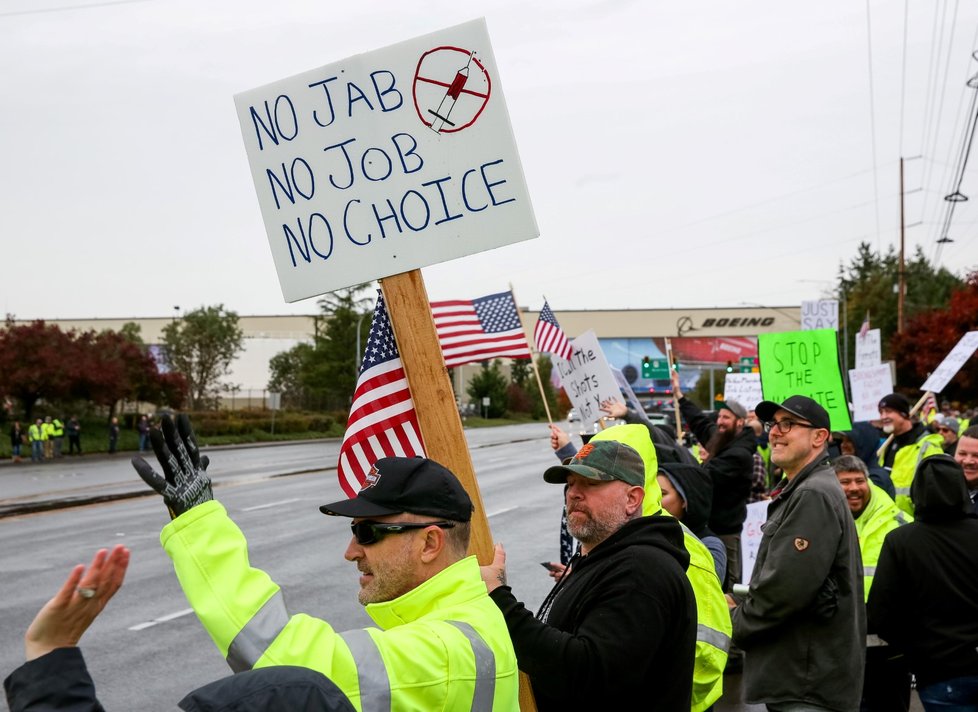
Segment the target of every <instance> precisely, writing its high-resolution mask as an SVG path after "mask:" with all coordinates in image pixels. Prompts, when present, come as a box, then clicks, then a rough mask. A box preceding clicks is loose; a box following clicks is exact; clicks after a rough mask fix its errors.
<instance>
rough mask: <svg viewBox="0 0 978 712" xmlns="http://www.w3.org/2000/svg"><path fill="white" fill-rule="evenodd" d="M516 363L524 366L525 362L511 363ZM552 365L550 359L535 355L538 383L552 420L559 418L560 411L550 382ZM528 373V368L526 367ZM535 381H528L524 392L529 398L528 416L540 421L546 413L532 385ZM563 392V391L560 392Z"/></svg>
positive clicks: (534, 384)
mask: <svg viewBox="0 0 978 712" xmlns="http://www.w3.org/2000/svg"><path fill="white" fill-rule="evenodd" d="M516 363H521V364H526V362H525V361H523V360H520V361H516V360H514V361H513V364H514V365H515V364H516ZM553 368H554V364H553V361H551V360H550V357H549V356H547V355H546V354H538V355H537V373H539V374H540V383H542V384H543V392H544V394H546V397H547V405H548V406H549V407H550V415H551V417H553V418H559V417H561V415H560V409H559V408H558V403H557V393H556V391H554V387H553V384H552V383H551V382H550V374H551V373H552V372H553ZM527 370H528V371H529V367H527ZM534 380H535V379H533V378H532V377H531V378H529V379H528V381H527V383H526V386H525V388H526V392H527V394H528V395H529V396H530V415H532V416H533V417H534V418H537V419H538V420H539V419H542V418H545V417H546V416H547V412H546V410H545V409H544V407H543V399H542V398H541V397H540V388H539V387H538V386H537V384H536V383H534V382H533V381H534ZM561 392H563V391H561Z"/></svg>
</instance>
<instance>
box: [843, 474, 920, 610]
mask: <svg viewBox="0 0 978 712" xmlns="http://www.w3.org/2000/svg"><path fill="white" fill-rule="evenodd" d="M869 491H870V496H869V504H867V505H866V509H864V510H863V512H862V514H860V515H859V516H858V517H857V518H856V534H858V535H859V552H860V555H861V556H862V560H863V589H864V592H865V600H869V587H870V586H872V585H873V576H874V575H875V574H876V562H877V561H879V558H880V550H882V548H883V539H885V538H886V535H887V534H889V533H890V532H891V531H893V530H894V529H896V528H897V527H898V526H900V525H901V524H907V523H908V522H912V521H913V517H911V516H910V515H909V514H907V513H906V512H904V511H902V510H901V509H900V508H899V507H897V506H896V503H895V502H894V501H893V500H892V499H890V495H888V494H887V493H886V492H884V491H883V490H882V489H880V488H879V487H877V486H876V485H874V484H872V483H869Z"/></svg>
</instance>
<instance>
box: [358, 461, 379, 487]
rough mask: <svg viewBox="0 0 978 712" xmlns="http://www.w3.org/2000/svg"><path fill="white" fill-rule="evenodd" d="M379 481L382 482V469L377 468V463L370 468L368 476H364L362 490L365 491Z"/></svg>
mask: <svg viewBox="0 0 978 712" xmlns="http://www.w3.org/2000/svg"><path fill="white" fill-rule="evenodd" d="M378 482H380V470H378V469H377V465H373V466H371V468H370V472H368V473H367V476H366V477H364V478H363V482H362V483H361V485H360V491H361V492H363V491H364V490H366V489H370V488H371V487H373V486H374V485H375V484H377V483H378Z"/></svg>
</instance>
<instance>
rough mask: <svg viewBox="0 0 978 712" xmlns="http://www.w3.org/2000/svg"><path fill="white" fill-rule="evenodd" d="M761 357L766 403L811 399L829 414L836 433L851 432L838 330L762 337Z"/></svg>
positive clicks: (818, 330)
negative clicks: (801, 398) (792, 398)
mask: <svg viewBox="0 0 978 712" xmlns="http://www.w3.org/2000/svg"><path fill="white" fill-rule="evenodd" d="M757 356H758V359H759V361H760V367H761V390H762V391H763V393H764V399H765V400H769V401H774V402H776V403H782V402H783V401H784V400H785V399H787V398H789V397H790V396H796V395H801V396H808V397H809V398H811V399H812V400H815V401H817V402H818V403H820V404H821V405H822V407H823V408H825V410H827V411H828V412H829V418H831V421H832V430H851V429H852V422H851V421H850V419H849V405H848V403H847V402H846V391H845V386H844V385H843V381H842V369H841V367H840V365H839V348H838V340H837V335H836V331H835V329H811V330H809V331H783V332H781V333H778V334H759V335H758V337H757Z"/></svg>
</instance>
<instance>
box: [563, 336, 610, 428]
mask: <svg viewBox="0 0 978 712" xmlns="http://www.w3.org/2000/svg"><path fill="white" fill-rule="evenodd" d="M571 344H572V345H573V347H574V354H573V355H572V356H571V358H570V360H569V361H564V360H563V359H559V358H554V359H553V363H554V366H555V367H556V368H557V369H558V370H559V371H560V382H561V385H563V387H564V392H565V393H566V394H567V397H568V398H570V402H571V403H572V404H573V406H574V408H575V409H577V412H578V413H580V414H581V424H582V425H583V426H585V427H593V426H594V425H595V423H597V422H598V420H600V419H601V416H602V415H604V413H602V412H601V401H604V400H608V399H609V398H616V399H618V400H621V389H620V388H619V387H618V381H617V380H616V379H615V377H614V375H613V374H612V373H611V368H609V367H608V361H607V360H606V359H605V357H604V352H603V351H602V350H601V346H600V345H599V344H598V337H597V336H595V334H594V332H593V331H586V332H584V333H583V334H581V335H580V336H578V337H577V338H576V339H574V340H573V341H572V342H571Z"/></svg>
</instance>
